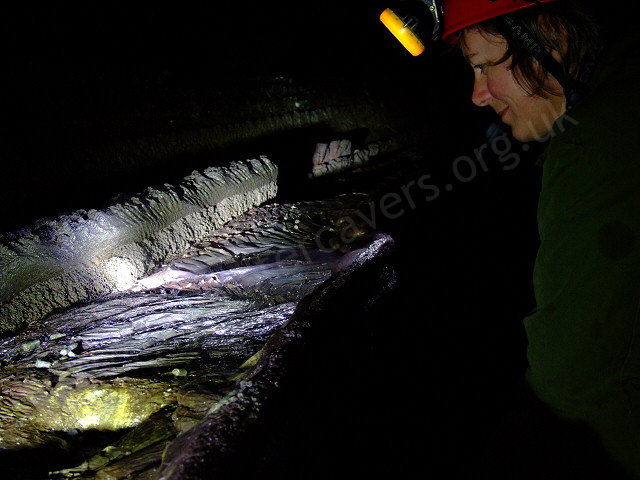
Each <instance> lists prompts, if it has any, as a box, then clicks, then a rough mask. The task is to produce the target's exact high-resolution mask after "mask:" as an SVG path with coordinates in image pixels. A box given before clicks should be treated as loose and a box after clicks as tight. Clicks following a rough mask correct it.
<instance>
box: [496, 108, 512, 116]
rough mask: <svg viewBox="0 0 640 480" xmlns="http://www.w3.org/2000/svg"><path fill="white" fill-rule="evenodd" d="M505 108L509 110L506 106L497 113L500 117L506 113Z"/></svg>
mask: <svg viewBox="0 0 640 480" xmlns="http://www.w3.org/2000/svg"><path fill="white" fill-rule="evenodd" d="M507 110H509V107H507V108H505V109H504V110H502V111H500V112H498V115H500V117H504V114H505V113H507Z"/></svg>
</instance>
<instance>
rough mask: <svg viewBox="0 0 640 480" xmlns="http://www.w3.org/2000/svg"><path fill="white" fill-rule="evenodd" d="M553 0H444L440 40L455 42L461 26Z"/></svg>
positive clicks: (552, 0) (464, 26)
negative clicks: (442, 27) (442, 26)
mask: <svg viewBox="0 0 640 480" xmlns="http://www.w3.org/2000/svg"><path fill="white" fill-rule="evenodd" d="M554 1H556V0H444V6H443V11H444V32H443V34H442V40H444V41H445V42H447V43H456V41H457V39H458V35H457V32H459V31H460V30H462V29H463V28H466V27H469V26H471V25H473V24H476V23H479V22H483V21H485V20H489V19H490V18H494V17H499V16H500V15H504V14H506V13H510V12H515V11H516V10H522V9H523V8H529V7H534V6H535V5H537V4H540V3H549V2H554Z"/></svg>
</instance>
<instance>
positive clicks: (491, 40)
mask: <svg viewBox="0 0 640 480" xmlns="http://www.w3.org/2000/svg"><path fill="white" fill-rule="evenodd" d="M460 48H461V50H462V54H463V55H464V57H465V58H466V59H467V61H469V62H473V61H474V60H475V59H476V58H482V59H484V60H487V59H494V57H497V58H501V57H502V56H503V55H504V54H505V53H506V51H507V41H506V40H505V38H504V37H502V36H500V35H492V34H490V33H487V32H484V31H481V30H479V29H478V28H468V29H466V30H465V31H464V32H463V34H462V35H461V36H460Z"/></svg>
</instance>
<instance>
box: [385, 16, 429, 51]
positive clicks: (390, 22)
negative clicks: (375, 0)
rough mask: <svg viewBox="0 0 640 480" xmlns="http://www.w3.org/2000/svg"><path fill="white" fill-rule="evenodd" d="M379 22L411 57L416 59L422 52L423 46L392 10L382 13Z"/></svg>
mask: <svg viewBox="0 0 640 480" xmlns="http://www.w3.org/2000/svg"><path fill="white" fill-rule="evenodd" d="M380 21H381V22H382V23H383V24H384V26H385V27H387V28H388V29H389V31H390V32H391V33H393V36H394V37H396V38H397V39H398V40H399V41H400V43H401V44H402V45H403V46H404V48H406V49H407V50H409V53H411V55H413V56H414V57H416V56H418V55H420V54H421V53H422V52H424V44H423V43H422V42H421V41H420V39H419V38H418V37H417V36H416V34H415V33H413V31H412V30H411V29H410V28H407V27H405V25H404V22H403V21H402V19H401V18H400V17H398V15H396V14H395V13H394V12H393V10H391V9H390V8H387V9H386V10H385V11H384V12H382V13H381V14H380Z"/></svg>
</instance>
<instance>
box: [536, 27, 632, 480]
mask: <svg viewBox="0 0 640 480" xmlns="http://www.w3.org/2000/svg"><path fill="white" fill-rule="evenodd" d="M632 37H633V38H630V39H626V40H623V39H621V40H620V41H618V42H616V43H615V44H612V46H611V47H610V48H608V49H607V51H606V52H605V53H604V55H603V56H602V60H601V62H600V63H599V64H598V67H597V69H596V72H595V75H594V78H593V81H592V86H591V92H590V94H589V95H588V96H587V97H586V98H585V99H583V100H582V101H581V102H580V103H578V105H576V106H575V107H574V108H573V109H571V110H570V111H569V112H568V113H567V115H566V117H565V118H564V119H560V120H559V121H558V122H557V123H556V125H555V130H554V133H553V136H552V138H551V140H550V142H549V146H548V147H547V149H546V150H545V152H544V154H543V156H542V157H541V159H540V164H541V165H542V169H543V176H542V189H541V194H540V199H539V204H538V228H539V233H540V240H541V245H540V249H539V252H538V256H537V258H536V265H535V270H534V288H535V295H536V304H537V308H536V311H535V312H534V313H533V314H532V315H531V316H529V317H527V318H526V319H525V328H526V331H527V336H528V339H529V345H528V351H527V356H528V359H529V365H530V368H529V371H528V374H527V376H528V381H529V383H530V385H531V386H532V387H533V389H534V391H535V392H536V394H537V395H538V396H539V397H540V398H541V399H542V400H543V401H545V402H546V403H548V404H549V405H551V406H552V407H553V408H554V409H556V410H557V412H558V413H559V414H560V415H562V416H565V417H568V418H573V419H579V420H584V421H586V422H587V423H589V424H590V425H591V426H592V427H593V428H594V429H595V430H596V431H598V432H599V433H600V435H601V437H602V438H603V441H604V444H605V446H606V447H607V448H608V449H609V450H610V452H611V455H612V456H613V457H614V458H616V459H617V460H619V461H620V462H621V463H622V464H623V465H625V466H626V467H627V468H628V469H629V470H630V471H631V472H635V474H636V475H638V477H639V478H640V315H639V309H640V112H639V111H638V109H639V108H640V87H638V82H639V81H640V63H639V62H638V55H637V53H636V52H635V49H636V48H637V45H640V43H639V42H638V41H637V40H639V39H640V38H638V37H639V36H638V35H637V34H632Z"/></svg>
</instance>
